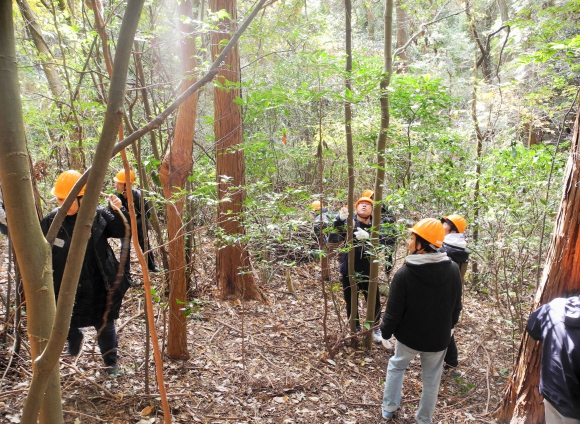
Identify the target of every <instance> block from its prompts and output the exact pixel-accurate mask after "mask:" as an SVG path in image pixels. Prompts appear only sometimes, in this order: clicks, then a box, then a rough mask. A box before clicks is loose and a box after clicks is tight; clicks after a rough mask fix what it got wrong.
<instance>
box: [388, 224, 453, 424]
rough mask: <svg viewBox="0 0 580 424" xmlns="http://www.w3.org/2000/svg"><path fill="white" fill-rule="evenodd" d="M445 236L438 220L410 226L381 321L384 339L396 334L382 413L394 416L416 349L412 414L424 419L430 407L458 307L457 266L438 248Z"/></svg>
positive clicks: (431, 410)
mask: <svg viewBox="0 0 580 424" xmlns="http://www.w3.org/2000/svg"><path fill="white" fill-rule="evenodd" d="M444 236H445V230H444V229H443V224H441V222H439V220H437V219H434V218H426V219H423V220H421V221H419V222H417V223H416V224H415V225H414V226H413V228H412V229H411V238H410V240H409V255H408V256H407V257H406V258H405V264H404V265H403V266H402V267H401V268H399V270H398V271H397V272H396V273H395V275H394V277H393V281H392V282H391V288H390V291H389V299H388V300H387V307H386V309H385V312H384V314H383V320H382V322H381V326H380V329H381V334H382V337H383V339H384V340H385V341H388V340H389V339H390V338H391V336H393V335H394V336H395V337H396V339H397V342H396V344H395V354H394V355H393V356H392V357H391V359H390V360H389V364H388V367H387V376H386V381H385V390H384V393H383V405H382V415H383V418H385V419H391V418H393V417H394V415H395V411H396V410H397V409H398V407H399V404H400V402H401V390H402V387H403V377H404V375H405V370H406V369H407V366H408V365H409V363H410V362H411V361H412V360H413V359H414V358H415V356H417V354H418V355H420V358H421V373H422V377H421V378H422V380H423V389H422V392H421V400H420V402H419V407H418V409H417V412H416V414H415V418H416V420H417V422H418V423H420V424H427V423H430V422H431V418H432V417H433V413H434V412H435V404H436V403H437V394H438V392H439V384H440V382H441V373H442V372H443V358H444V356H445V350H446V349H447V346H448V345H449V340H450V338H451V331H452V329H453V327H454V326H455V324H457V321H458V320H459V313H460V312H461V277H460V275H459V268H458V266H457V264H455V263H454V262H453V261H451V260H450V259H449V257H448V256H447V254H445V253H443V252H439V251H438V249H439V248H441V246H442V245H443V237H444Z"/></svg>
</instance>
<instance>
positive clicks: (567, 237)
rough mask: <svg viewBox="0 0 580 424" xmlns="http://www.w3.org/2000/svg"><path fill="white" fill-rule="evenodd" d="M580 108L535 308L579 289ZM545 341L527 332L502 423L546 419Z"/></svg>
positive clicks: (500, 417) (498, 413)
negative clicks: (543, 389) (542, 370)
mask: <svg viewBox="0 0 580 424" xmlns="http://www.w3.org/2000/svg"><path fill="white" fill-rule="evenodd" d="M579 138H580V111H579V112H578V114H577V116H576V122H575V124H574V136H573V139H572V144H571V146H570V156H569V157H568V163H567V165H566V172H565V175H566V177H565V180H564V192H563V194H562V201H561V203H560V209H559V211H558V216H557V217H556V223H555V226H554V232H553V233H552V239H551V242H550V247H549V249H548V252H547V255H546V263H545V266H544V273H543V275H542V280H541V282H540V285H539V287H538V291H537V292H536V298H535V300H534V305H533V307H532V309H533V310H535V309H537V308H538V307H539V306H541V305H543V304H545V303H548V302H550V301H551V300H552V299H554V298H556V297H565V296H566V295H567V294H568V293H573V292H577V291H578V290H580V209H578V204H580V161H579V159H578V158H579V157H580V156H579V155H580V149H579V145H578V144H579ZM541 355H542V345H541V343H540V342H537V341H535V340H534V339H532V338H531V337H530V336H529V334H528V333H527V332H526V333H524V336H523V338H522V344H521V345H520V350H519V353H518V359H517V361H516V365H515V368H514V372H513V374H512V376H511V379H510V381H509V383H508V386H507V389H506V392H505V394H504V397H503V399H502V401H501V402H500V405H499V407H498V409H497V410H496V411H495V416H496V418H497V419H498V420H499V422H500V423H508V422H511V423H523V424H532V423H541V422H544V405H543V404H542V396H541V395H540V393H539V391H538V387H539V384H540V360H541Z"/></svg>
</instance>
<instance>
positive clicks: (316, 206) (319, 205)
mask: <svg viewBox="0 0 580 424" xmlns="http://www.w3.org/2000/svg"><path fill="white" fill-rule="evenodd" d="M321 208H322V203H320V200H315V201H314V202H312V209H314V210H315V211H319V210H320V209H321Z"/></svg>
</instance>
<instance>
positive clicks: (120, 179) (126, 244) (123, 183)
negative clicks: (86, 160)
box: [113, 169, 159, 276]
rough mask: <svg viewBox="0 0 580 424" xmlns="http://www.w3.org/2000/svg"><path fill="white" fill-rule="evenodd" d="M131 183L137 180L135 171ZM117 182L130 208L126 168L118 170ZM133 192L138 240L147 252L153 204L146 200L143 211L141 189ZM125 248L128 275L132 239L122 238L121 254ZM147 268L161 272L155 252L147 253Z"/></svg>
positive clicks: (120, 194)
mask: <svg viewBox="0 0 580 424" xmlns="http://www.w3.org/2000/svg"><path fill="white" fill-rule="evenodd" d="M129 178H130V179H131V184H133V183H134V182H135V173H134V172H133V171H131V172H130V177H129ZM113 181H114V182H115V190H116V191H117V193H118V194H119V198H120V199H121V202H122V204H123V207H124V208H125V209H127V210H129V206H128V202H129V201H128V199H127V180H126V179H125V170H123V169H121V170H120V171H119V172H117V175H115V177H114V178H113ZM131 192H132V193H133V207H134V208H135V217H136V218H137V240H138V241H139V246H140V247H141V250H142V251H143V252H145V240H147V250H149V249H150V248H151V245H150V244H149V239H148V237H147V233H148V231H149V229H150V224H149V218H150V217H151V212H150V211H151V204H150V203H149V202H148V201H147V200H145V201H144V206H145V213H144V214H143V213H142V211H141V190H137V189H131ZM143 216H145V230H143ZM125 249H128V252H127V260H126V261H125V268H124V271H125V274H127V276H130V275H131V243H130V240H129V241H127V240H126V239H122V240H121V256H122V255H123V253H124V251H125ZM147 269H148V270H149V271H151V272H159V268H158V267H157V265H156V264H155V258H154V257H153V252H149V253H148V254H147Z"/></svg>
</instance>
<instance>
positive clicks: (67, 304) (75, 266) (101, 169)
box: [4, 0, 144, 423]
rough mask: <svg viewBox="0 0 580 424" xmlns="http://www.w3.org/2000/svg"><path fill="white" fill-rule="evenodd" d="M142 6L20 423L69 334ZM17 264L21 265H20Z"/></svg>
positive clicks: (120, 55)
mask: <svg viewBox="0 0 580 424" xmlns="http://www.w3.org/2000/svg"><path fill="white" fill-rule="evenodd" d="M4 1H5V0H4ZM143 2H144V0H128V2H127V8H126V10H125V14H124V16H123V22H122V24H121V29H120V31H119V39H118V41H117V50H116V54H115V64H114V67H113V74H112V75H113V76H112V78H111V84H110V88H109V96H108V99H109V102H108V104H107V109H106V112H105V119H104V123H103V129H102V132H101V136H100V139H99V143H98V145H97V148H96V151H95V155H94V160H93V167H92V172H91V173H90V175H89V178H88V182H87V186H86V190H85V194H84V196H83V202H82V204H81V207H80V210H79V212H78V216H77V222H76V225H75V231H74V233H73V236H72V241H71V247H70V252H69V255H68V258H67V265H66V268H65V271H64V275H63V278H62V283H61V289H60V293H59V301H58V305H57V309H56V315H55V320H54V325H53V328H52V332H51V334H50V338H49V340H48V344H47V346H46V348H45V349H44V351H43V352H42V355H41V356H40V357H39V358H35V362H33V363H34V365H35V366H34V368H33V369H34V374H33V378H32V382H31V384H30V388H29V391H28V396H27V398H26V403H25V405H24V410H23V414H22V419H21V421H22V422H23V423H33V422H36V418H37V416H38V407H37V403H36V402H35V398H36V397H42V395H43V393H45V392H46V384H47V379H48V376H49V375H50V373H51V372H52V371H53V369H54V368H55V366H56V364H57V363H58V359H59V356H60V353H61V351H62V348H63V346H64V343H65V341H66V336H67V334H68V329H69V326H70V319H71V315H72V308H73V303H74V298H75V294H76V287H77V284H78V281H79V276H80V272H81V267H82V263H83V259H84V256H85V252H86V248H87V243H88V239H89V237H90V231H91V226H92V223H93V219H94V216H95V210H96V208H97V204H98V201H99V198H100V193H101V189H102V186H103V182H104V180H105V176H106V173H107V168H108V166H109V159H110V158H111V153H112V151H113V147H114V145H115V140H116V138H117V132H118V129H119V125H120V124H121V120H122V117H123V113H122V110H123V105H124V99H125V88H126V82H127V70H128V68H129V60H130V58H131V47H132V44H133V38H134V36H135V32H136V30H137V25H138V23H139V17H140V16H141V10H142V9H143ZM19 261H20V259H19ZM20 262H21V263H22V261H20ZM33 361H34V360H33ZM57 369H58V368H57Z"/></svg>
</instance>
